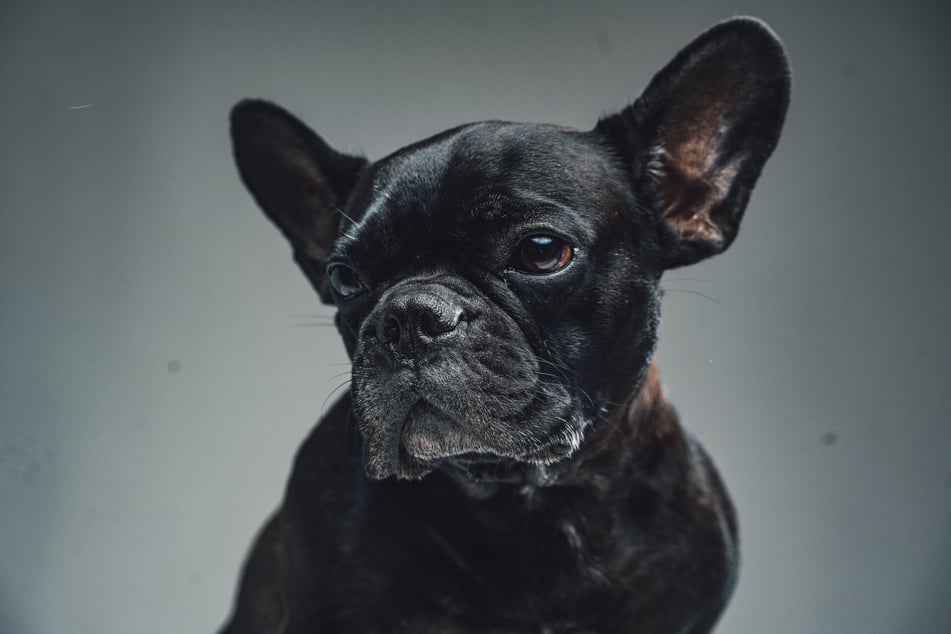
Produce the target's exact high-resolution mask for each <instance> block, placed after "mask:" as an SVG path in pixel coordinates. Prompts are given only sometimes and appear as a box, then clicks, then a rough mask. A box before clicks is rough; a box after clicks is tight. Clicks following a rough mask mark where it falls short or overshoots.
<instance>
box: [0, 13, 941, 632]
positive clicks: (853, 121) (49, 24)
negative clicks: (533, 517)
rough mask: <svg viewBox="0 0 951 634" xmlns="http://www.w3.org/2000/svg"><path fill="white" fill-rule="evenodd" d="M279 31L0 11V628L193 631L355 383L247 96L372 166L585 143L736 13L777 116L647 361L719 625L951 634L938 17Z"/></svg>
mask: <svg viewBox="0 0 951 634" xmlns="http://www.w3.org/2000/svg"><path fill="white" fill-rule="evenodd" d="M266 5H267V3H264V2H230V3H221V4H217V5H213V4H210V3H195V2H189V1H187V0H167V1H166V2H163V3H144V2H143V3H130V2H118V1H116V2H92V1H73V2H55V1H49V0H46V1H39V0H34V1H32V2H21V3H16V4H10V3H9V2H5V3H4V4H3V5H2V9H0V355H2V356H0V632H4V633H7V632H10V633H20V632H24V633H33V632H37V633H60V632H96V633H113V632H114V633H128V632H136V633H152V632H155V633H165V632H208V631H210V630H212V629H213V628H214V627H216V626H217V625H218V624H219V623H220V622H221V620H222V619H223V617H224V616H225V614H226V612H227V611H228V610H229V606H230V601H231V595H232V591H233V586H234V582H235V580H236V577H237V571H238V566H239V564H240V562H241V560H242V558H243V556H244V553H245V550H246V548H247V545H248V543H249V541H250V539H251V537H252V535H253V533H254V532H255V531H256V530H257V527H258V526H259V524H260V522H261V520H262V519H263V518H264V516H265V514H267V513H268V512H269V511H270V510H271V509H272V508H273V507H274V506H275V505H276V504H277V502H278V500H279V498H280V496H281V491H282V487H283V483H284V479H285V478H286V475H287V471H288V468H289V465H290V460H291V457H292V454H293V452H294V450H295V448H296V446H297V444H298V443H299V442H300V440H301V439H302V437H303V436H304V434H305V433H306V431H307V430H308V428H309V427H310V426H311V425H312V424H313V421H314V420H315V419H316V417H317V416H318V415H319V414H320V412H321V410H322V409H323V408H324V407H325V405H326V402H327V398H328V394H330V392H331V391H332V390H333V389H334V388H335V387H337V386H338V385H339V384H340V383H342V382H343V381H344V380H345V378H346V376H345V373H346V371H347V366H346V365H345V355H344V353H343V350H342V348H341V346H340V345H339V343H338V342H337V340H336V338H335V336H334V333H333V332H332V330H331V329H330V328H326V327H323V326H319V325H314V324H316V323H318V322H321V321H322V320H320V319H319V318H316V317H313V315H329V314H330V311H329V309H327V308H325V307H321V306H320V305H318V303H317V301H316V299H315V298H314V296H313V295H312V293H311V292H310V291H309V289H308V286H307V284H306V282H305V281H304V279H303V278H302V277H301V275H300V274H299V273H298V272H297V270H296V269H295V267H294V266H293V264H292V263H291V261H290V258H289V250H288V248H287V247H286V245H285V244H284V243H283V241H282V239H281V238H280V236H279V235H278V234H277V232H276V231H274V230H273V229H272V228H271V227H270V225H269V224H268V223H267V221H266V220H265V219H264V218H263V216H261V215H260V213H259V212H258V211H257V210H256V209H255V208H254V206H253V204H252V202H251V200H250V198H249V197H248V196H247V195H246V194H245V192H244V191H243V188H242V187H241V185H240V183H239V182H238V179H237V177H236V175H235V172H234V169H233V166H232V164H231V159H230V155H229V147H228V144H227V138H226V117H227V112H228V109H229V107H230V106H231V105H232V104H233V103H234V102H235V101H236V100H238V99H239V98H241V97H244V96H262V97H268V98H271V99H273V100H275V101H278V102H279V103H282V104H284V105H285V106H287V107H288V108H290V109H292V110H293V111H295V112H297V113H298V114H299V115H301V116H302V117H303V118H305V119H306V120H307V121H309V122H310V123H311V124H312V125H313V126H314V127H315V128H316V129H317V130H318V131H319V132H321V133H322V134H323V135H324V136H325V137H326V138H327V139H328V140H330V141H331V142H332V143H334V144H336V145H337V146H338V147H340V148H342V149H345V150H350V151H364V152H366V153H367V154H368V155H369V156H370V157H371V158H379V157H380V156H382V155H383V154H385V153H388V152H389V151H392V150H394V149H396V148H397V147H399V146H401V145H403V144H406V143H408V142H411V141H414V140H416V139H418V138H421V137H423V136H426V135H429V134H431V133H433V132H436V131H439V130H441V129H444V128H446V127H449V126H451V125H455V124H458V123H462V122H466V121H469V120H477V119H487V118H502V119H511V120H540V121H550V122H556V123H561V124H566V125H572V126H575V127H589V126H591V125H593V123H594V122H595V120H596V119H597V117H598V116H599V115H601V114H603V113H607V112H610V111H613V110H615V109H618V108H620V107H622V106H624V105H625V104H626V103H628V102H629V101H630V100H631V99H633V98H634V97H635V96H636V95H637V94H638V92H639V91H640V89H641V88H642V87H643V86H644V84H645V82H646V81H647V80H648V79H649V78H650V76H651V74H652V73H653V72H654V71H656V70H658V69H659V68H660V67H661V66H662V65H663V64H664V63H665V62H666V61H667V60H668V59H669V58H670V57H671V56H672V55H673V54H674V53H675V52H676V50H677V49H678V48H679V47H680V46H681V45H683V44H685V43H686V42H687V41H688V40H689V39H690V38H691V37H693V36H694V35H695V34H697V33H699V32H700V31H701V30H702V29H704V28H706V27H707V26H708V25H710V24H711V23H713V22H715V21H717V20H719V19H722V18H724V17H728V16H730V15H733V14H737V13H749V14H754V15H758V16H761V17H763V18H765V19H766V20H768V21H769V22H770V24H771V25H772V26H773V27H774V28H775V29H776V30H777V31H778V32H779V33H780V35H781V36H782V37H783V38H784V40H785V42H786V44H787V46H788V49H789V52H790V55H791V57H792V60H793V64H794V67H795V90H794V97H793V105H792V109H791V111H790V114H789V119H788V123H787V127H786V131H785V134H784V138H783V140H782V142H781V144H780V147H779V149H778V151H777V153H776V155H775V156H774V158H773V159H772V160H771V162H770V163H769V164H768V165H767V169H766V171H765V173H764V176H763V179H762V181H761V184H760V186H759V188H758V189H757V191H756V192H755V194H754V196H753V200H752V204H751V207H750V209H749V213H748V215H747V218H746V220H745V223H744V227H743V231H742V232H741V235H740V238H739V240H738V241H737V243H736V244H735V245H734V247H733V248H732V249H731V250H730V251H729V252H728V253H727V254H725V255H723V256H722V257H720V258H717V259H715V260H712V261H710V262H708V263H704V264H702V265H699V266H695V267H693V268H690V269H685V270H679V271H673V272H671V273H670V274H669V275H668V276H667V278H666V281H665V287H666V288H667V289H668V291H669V292H668V294H667V296H666V298H665V320H664V325H663V333H662V337H663V343H662V346H661V349H660V352H659V355H660V360H661V368H662V371H663V376H664V379H665V383H666V385H667V386H668V389H669V391H670V393H671V395H672V397H673V399H674V401H675V402H676V403H677V404H678V406H679V407H680V410H681V412H682V413H683V414H684V417H685V420H686V423H687V425H688V426H689V427H690V428H691V429H693V430H694V431H695V432H696V433H697V434H698V435H699V436H700V437H701V438H702V440H703V441H704V442H705V443H706V445H707V447H708V448H709V449H710V450H711V452H712V453H713V455H714V456H715V458H716V460H717V463H718V464H719V466H720V468H721V470H722V472H723V474H724V476H725V477H726V480H727V481H728V483H729V485H730V488H731V490H732V493H733V495H734V498H735V500H736V503H737V505H738V507H739V510H740V514H741V520H742V532H743V554H744V562H743V569H742V574H741V579H740V585H739V588H738V591H737V594H736V596H735V598H734V600H733V602H732V604H731V605H730V608H729V610H728V611H727V613H726V615H725V617H724V620H723V621H722V625H721V627H720V628H719V630H720V631H722V632H745V633H763V632H769V633H774V634H781V633H789V634H793V633H797V634H798V633H803V632H858V633H879V632H881V633H885V632H949V631H951V604H949V597H951V542H949V537H951V458H949V456H951V424H949V414H951V396H949V393H951V392H949V389H948V388H949V379H951V364H949V336H948V334H947V327H948V324H949V322H951V315H949V288H951V284H949V281H951V280H949V277H951V266H949V262H948V256H947V255H946V253H945V249H944V247H945V244H946V242H947V240H948V236H949V230H951V219H949V205H948V202H947V198H946V196H947V191H948V179H949V177H951V176H949V175H951V160H949V156H951V155H949V148H951V133H949V131H951V127H949V125H948V117H949V113H951V86H949V75H948V67H949V62H951V59H949V45H948V39H949V30H948V26H947V25H948V23H949V22H948V17H949V15H948V12H947V11H946V10H941V9H939V7H940V6H941V5H940V4H939V3H937V2H934V3H920V2H902V3H900V5H899V3H897V2H895V3H883V2H862V3H855V4H854V6H851V7H849V6H848V5H846V4H835V3H826V2H802V1H800V2H791V1H788V0H787V1H785V2H778V1H776V2H753V1H745V0H740V1H739V2H737V1H732V2H725V1H716V2H709V1H708V2H653V3H646V2H595V1H590V2H562V3H541V2H537V3H512V4H509V3H492V2H489V3H471V4H454V3H445V2H430V3H399V2H392V3H384V2H377V3H371V4H366V3H356V2H354V3H348V4H346V5H344V4H343V3H339V4H337V3H326V2H315V1H311V2H303V1H287V2H274V3H272V4H271V6H269V7H267V6H266ZM341 373H343V374H341Z"/></svg>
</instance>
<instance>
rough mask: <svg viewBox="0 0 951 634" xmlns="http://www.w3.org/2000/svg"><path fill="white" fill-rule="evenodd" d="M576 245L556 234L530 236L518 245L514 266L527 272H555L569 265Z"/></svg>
mask: <svg viewBox="0 0 951 634" xmlns="http://www.w3.org/2000/svg"><path fill="white" fill-rule="evenodd" d="M574 253H575V249H574V247H572V246H571V245H570V244H568V243H567V242H565V241H564V240H562V239H561V238H557V237H555V236H547V235H537V236H529V237H528V238H525V239H524V240H522V243H521V244H520V245H518V251H517V252H516V254H515V259H514V262H513V263H512V266H514V267H515V268H516V269H518V270H519V271H523V272H525V273H554V272H555V271H560V270H561V269H563V268H565V267H566V266H568V263H569V262H571V258H572V256H573V255H574Z"/></svg>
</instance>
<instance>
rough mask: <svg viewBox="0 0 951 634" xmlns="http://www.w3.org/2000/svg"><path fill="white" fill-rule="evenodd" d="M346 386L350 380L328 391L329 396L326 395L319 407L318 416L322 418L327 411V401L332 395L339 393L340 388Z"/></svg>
mask: <svg viewBox="0 0 951 634" xmlns="http://www.w3.org/2000/svg"><path fill="white" fill-rule="evenodd" d="M348 385H350V379H347V380H346V381H344V382H343V383H341V384H340V385H338V386H337V387H335V388H334V389H332V390H330V394H328V395H327V398H325V399H324V402H323V404H322V405H321V406H320V415H321V416H323V415H324V414H325V413H326V411H327V401H329V400H330V399H331V398H332V397H333V396H334V394H336V393H337V392H339V391H340V389H341V388H344V387H346V386H348Z"/></svg>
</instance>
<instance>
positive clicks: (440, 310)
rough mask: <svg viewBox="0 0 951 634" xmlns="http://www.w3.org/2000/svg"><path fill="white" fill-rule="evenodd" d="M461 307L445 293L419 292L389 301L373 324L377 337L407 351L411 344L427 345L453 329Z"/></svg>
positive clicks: (459, 315)
mask: <svg viewBox="0 0 951 634" xmlns="http://www.w3.org/2000/svg"><path fill="white" fill-rule="evenodd" d="M462 316H463V310H462V306H460V305H459V304H458V303H457V302H454V301H452V297H451V295H449V294H448V293H443V292H439V291H438V290H434V291H428V290H427V291H420V292H416V293H412V294H405V295H401V296H399V297H395V298H393V299H392V300H390V302H389V305H388V306H386V308H385V309H384V310H383V312H382V314H381V315H380V319H379V321H378V322H377V324H376V336H377V339H378V340H379V341H380V342H381V343H384V344H388V345H391V346H394V347H395V348H396V349H397V350H398V351H400V352H404V353H409V352H411V350H412V349H413V348H410V346H412V345H413V344H414V343H416V344H423V345H427V344H430V343H432V342H433V341H434V340H436V339H438V338H439V337H441V336H445V335H448V334H450V333H452V332H453V331H454V330H456V327H457V326H458V325H459V322H460V321H462Z"/></svg>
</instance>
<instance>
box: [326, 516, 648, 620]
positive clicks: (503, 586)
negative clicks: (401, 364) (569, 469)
mask: <svg viewBox="0 0 951 634" xmlns="http://www.w3.org/2000/svg"><path fill="white" fill-rule="evenodd" d="M408 511H409V509H406V508H404V513H403V515H402V520H401V521H397V522H394V521H393V520H392V519H391V520H390V521H389V522H388V523H387V524H386V525H385V528H384V527H383V526H381V525H379V524H376V523H375V522H373V521H371V523H368V524H365V525H364V526H363V527H362V529H361V530H360V531H359V534H360V535H361V538H360V540H359V543H358V544H352V546H355V547H356V548H355V549H351V550H350V557H348V559H350V561H351V563H352V564H353V565H354V566H355V567H357V568H359V572H358V574H357V575H355V576H354V577H352V578H351V580H350V581H351V582H352V583H353V587H352V588H346V589H345V588H342V587H341V588H338V590H339V591H340V592H341V594H342V595H346V597H342V600H343V602H344V603H346V604H348V605H347V606H346V607H345V608H344V611H349V610H351V609H353V610H356V609H357V606H356V605H355V604H351V597H353V598H356V597H359V604H360V605H361V606H362V611H363V614H364V615H365V618H366V619H367V622H366V623H365V624H361V627H362V628H364V631H368V632H373V631H377V630H376V629H373V628H382V629H380V631H388V632H389V631H397V632H406V633H409V632H412V633H414V634H420V633H429V632H432V633H436V632H439V633H442V634H451V633H457V632H458V633H460V634H463V633H465V634H468V633H470V632H472V633H474V632H479V633H481V634H486V633H498V634H509V633H512V634H515V633H519V634H526V633H529V632H531V633H534V634H542V633H551V634H555V633H559V634H561V633H565V634H567V633H569V632H570V633H575V634H581V633H584V632H595V631H601V630H600V629H598V628H597V627H596V623H597V622H598V621H599V620H602V619H603V618H604V617H608V616H609V615H610V614H611V613H612V612H613V611H614V610H616V609H617V606H619V605H624V606H626V608H625V609H629V608H630V607H631V602H630V598H631V592H630V591H631V588H630V586H629V583H628V582H629V578H628V573H630V572H631V566H630V562H629V561H625V559H627V556H626V555H625V554H624V553H623V552H620V551H619V550H618V549H617V548H616V546H617V544H618V543H619V541H618V540H617V538H616V532H617V530H618V529H619V528H620V527H619V525H618V522H617V518H616V517H612V513H610V512H608V511H604V512H602V513H586V515H585V517H584V518H582V517H581V516H580V515H579V516H574V515H570V514H564V513H562V514H561V517H559V518H557V519H553V518H551V517H548V516H546V515H545V514H544V513H542V514H539V515H538V516H535V515H531V514H519V515H514V516H513V515H511V514H505V515H502V514H499V513H496V512H494V511H488V512H482V513H472V512H469V513H465V512H463V510H462V509H460V508H458V507H454V506H451V505H450V506H446V507H441V508H433V507H429V508H428V509H426V512H421V513H419V514H416V513H413V512H408ZM390 517H391V518H392V515H390ZM346 585H349V584H346ZM358 588H359V589H358ZM371 588H372V590H371ZM370 606H372V607H370ZM396 615H399V616H398V617H397V616H396ZM394 622H398V623H400V624H401V625H400V628H401V629H397V630H393V629H392V624H393V623H394ZM387 623H389V626H387V625H386V624H387ZM388 627H389V628H390V629H387V628H388Z"/></svg>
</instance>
